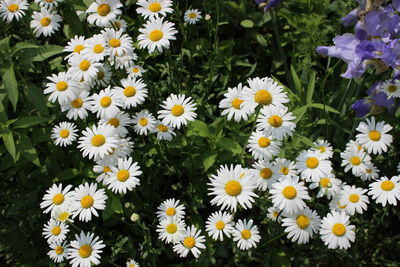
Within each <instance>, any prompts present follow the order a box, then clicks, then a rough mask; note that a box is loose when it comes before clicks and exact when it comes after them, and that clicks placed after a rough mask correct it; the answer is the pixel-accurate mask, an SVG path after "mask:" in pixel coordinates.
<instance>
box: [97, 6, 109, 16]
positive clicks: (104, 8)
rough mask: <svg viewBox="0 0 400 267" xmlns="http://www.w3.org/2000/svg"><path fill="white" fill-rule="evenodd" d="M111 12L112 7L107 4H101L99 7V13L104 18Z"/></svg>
mask: <svg viewBox="0 0 400 267" xmlns="http://www.w3.org/2000/svg"><path fill="white" fill-rule="evenodd" d="M110 11H111V7H110V6H109V5H107V4H101V5H99V6H98V7H97V13H98V14H99V15H100V16H102V17H104V16H107V15H108V13H110Z"/></svg>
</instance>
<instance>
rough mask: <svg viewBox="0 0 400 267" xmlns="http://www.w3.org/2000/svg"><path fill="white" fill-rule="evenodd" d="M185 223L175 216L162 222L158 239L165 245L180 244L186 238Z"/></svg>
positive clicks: (158, 229)
mask: <svg viewBox="0 0 400 267" xmlns="http://www.w3.org/2000/svg"><path fill="white" fill-rule="evenodd" d="M185 226H186V225H185V222H184V221H182V220H181V219H178V218H177V217H175V216H172V217H168V218H166V219H163V220H161V221H160V223H159V224H158V225H157V232H158V233H159V236H158V238H159V239H161V240H162V241H164V242H165V243H167V244H168V243H172V244H175V243H178V242H180V241H181V240H183V239H184V237H185Z"/></svg>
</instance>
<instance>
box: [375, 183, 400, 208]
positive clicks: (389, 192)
mask: <svg viewBox="0 0 400 267" xmlns="http://www.w3.org/2000/svg"><path fill="white" fill-rule="evenodd" d="M368 195H370V196H371V197H372V199H374V200H375V202H376V203H381V204H382V206H384V207H385V206H386V203H388V204H389V205H393V206H397V201H400V176H393V177H392V178H391V179H388V178H387V177H385V176H384V177H382V178H381V179H379V180H378V181H376V182H373V183H371V184H370V185H369V192H368Z"/></svg>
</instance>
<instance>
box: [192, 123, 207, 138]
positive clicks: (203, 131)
mask: <svg viewBox="0 0 400 267" xmlns="http://www.w3.org/2000/svg"><path fill="white" fill-rule="evenodd" d="M190 128H191V130H192V131H193V132H194V133H195V134H196V135H199V136H201V137H211V132H210V129H209V127H208V125H207V124H206V123H204V122H202V121H199V120H195V121H193V122H192V123H190Z"/></svg>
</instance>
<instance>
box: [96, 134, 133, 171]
mask: <svg viewBox="0 0 400 267" xmlns="http://www.w3.org/2000/svg"><path fill="white" fill-rule="evenodd" d="M132 151H133V141H131V139H130V137H127V138H121V139H119V140H118V143H117V147H116V148H113V149H112V152H109V153H108V155H105V156H104V158H103V159H104V160H107V161H108V162H110V164H112V165H116V164H117V163H118V160H119V158H123V159H124V158H126V157H129V155H130V154H131V153H132Z"/></svg>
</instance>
